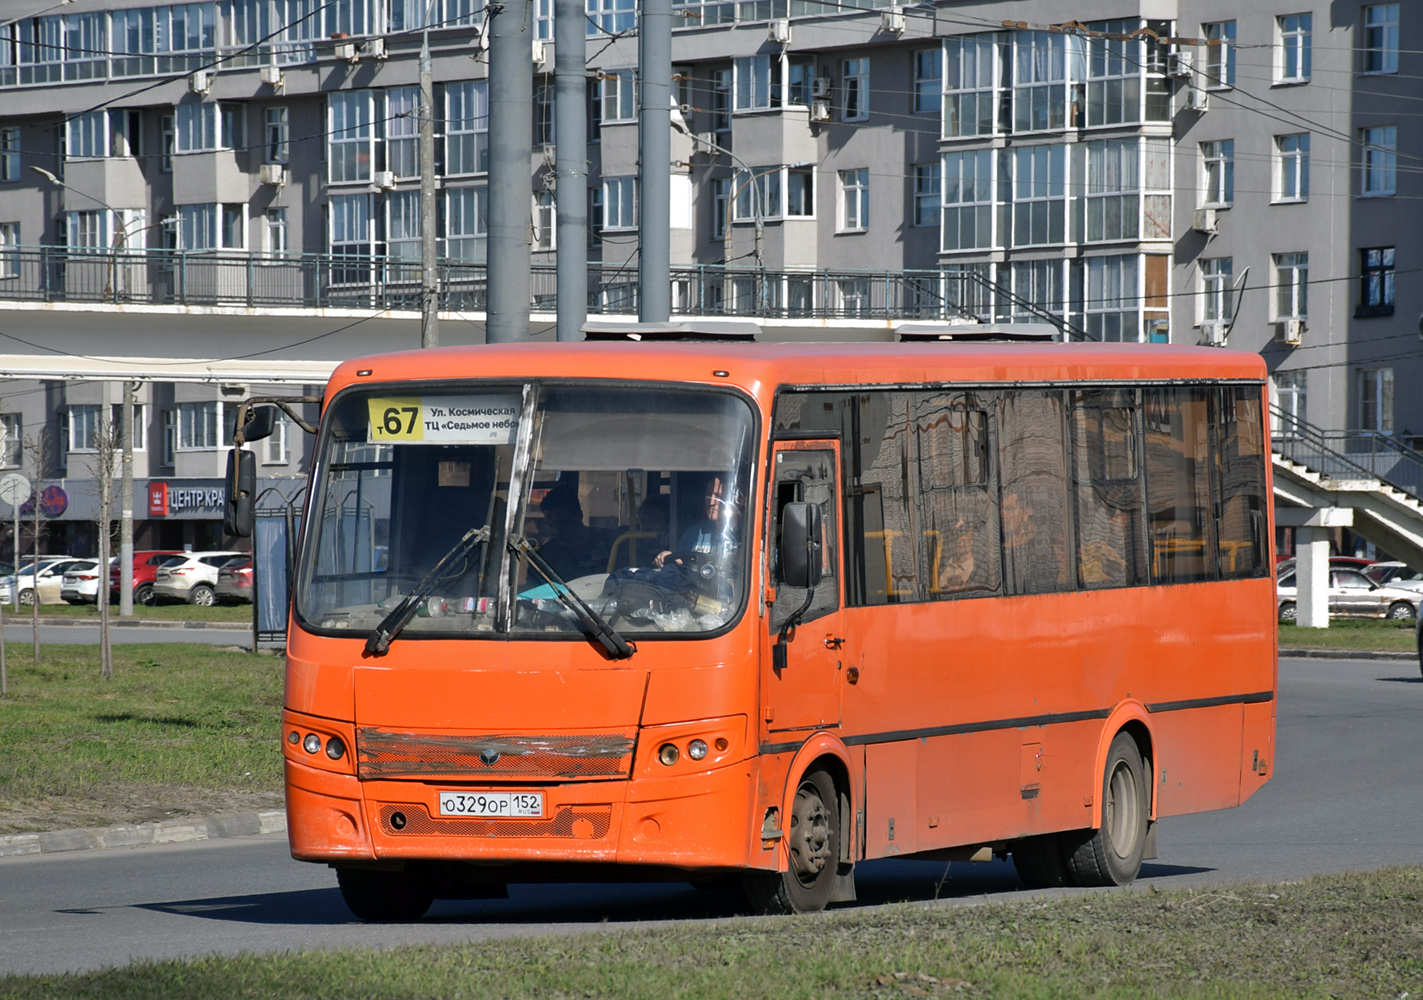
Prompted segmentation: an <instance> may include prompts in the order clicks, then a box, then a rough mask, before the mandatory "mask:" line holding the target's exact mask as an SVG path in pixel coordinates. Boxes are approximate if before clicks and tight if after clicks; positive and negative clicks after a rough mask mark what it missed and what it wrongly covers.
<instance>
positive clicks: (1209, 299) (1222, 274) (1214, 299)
mask: <svg viewBox="0 0 1423 1000" xmlns="http://www.w3.org/2000/svg"><path fill="white" fill-rule="evenodd" d="M1200 267H1201V321H1202V322H1203V323H1224V324H1228V323H1230V321H1231V320H1232V319H1233V318H1234V317H1235V285H1234V276H1233V272H1234V270H1235V261H1234V259H1233V258H1231V257H1207V258H1204V259H1202V260H1201V262H1200Z"/></svg>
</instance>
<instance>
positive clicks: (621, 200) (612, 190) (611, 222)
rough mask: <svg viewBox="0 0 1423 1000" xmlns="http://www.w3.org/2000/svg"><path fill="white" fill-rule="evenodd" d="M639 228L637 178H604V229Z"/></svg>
mask: <svg viewBox="0 0 1423 1000" xmlns="http://www.w3.org/2000/svg"><path fill="white" fill-rule="evenodd" d="M636 228H637V178H636V177H605V178H604V179H603V229H604V230H615V229H636Z"/></svg>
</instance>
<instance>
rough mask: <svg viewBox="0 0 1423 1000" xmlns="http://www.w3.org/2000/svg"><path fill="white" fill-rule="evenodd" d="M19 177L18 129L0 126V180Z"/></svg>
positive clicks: (6, 180) (12, 179)
mask: <svg viewBox="0 0 1423 1000" xmlns="http://www.w3.org/2000/svg"><path fill="white" fill-rule="evenodd" d="M19 179H20V130H19V129H18V128H0V182H9V181H17V180H19Z"/></svg>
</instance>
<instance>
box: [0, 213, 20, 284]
mask: <svg viewBox="0 0 1423 1000" xmlns="http://www.w3.org/2000/svg"><path fill="white" fill-rule="evenodd" d="M19 246H20V224H19V223H18V222H0V278H18V277H19V276H20V251H19V249H18V248H19Z"/></svg>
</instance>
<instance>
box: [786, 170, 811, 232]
mask: <svg viewBox="0 0 1423 1000" xmlns="http://www.w3.org/2000/svg"><path fill="white" fill-rule="evenodd" d="M819 186H820V185H819V183H818V182H817V181H816V176H815V167H814V166H804V167H788V168H787V169H786V180H785V184H784V185H782V187H783V188H784V190H785V193H786V218H787V219H813V218H815V193H816V189H817V188H818V187H819ZM797 188H798V189H799V190H800V192H801V194H802V195H804V197H803V198H800V199H798V198H795V197H793V194H792V193H793V191H795V190H796V189H797ZM802 204H803V205H804V207H805V209H806V210H805V211H794V209H795V208H796V207H797V206H799V205H802Z"/></svg>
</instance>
